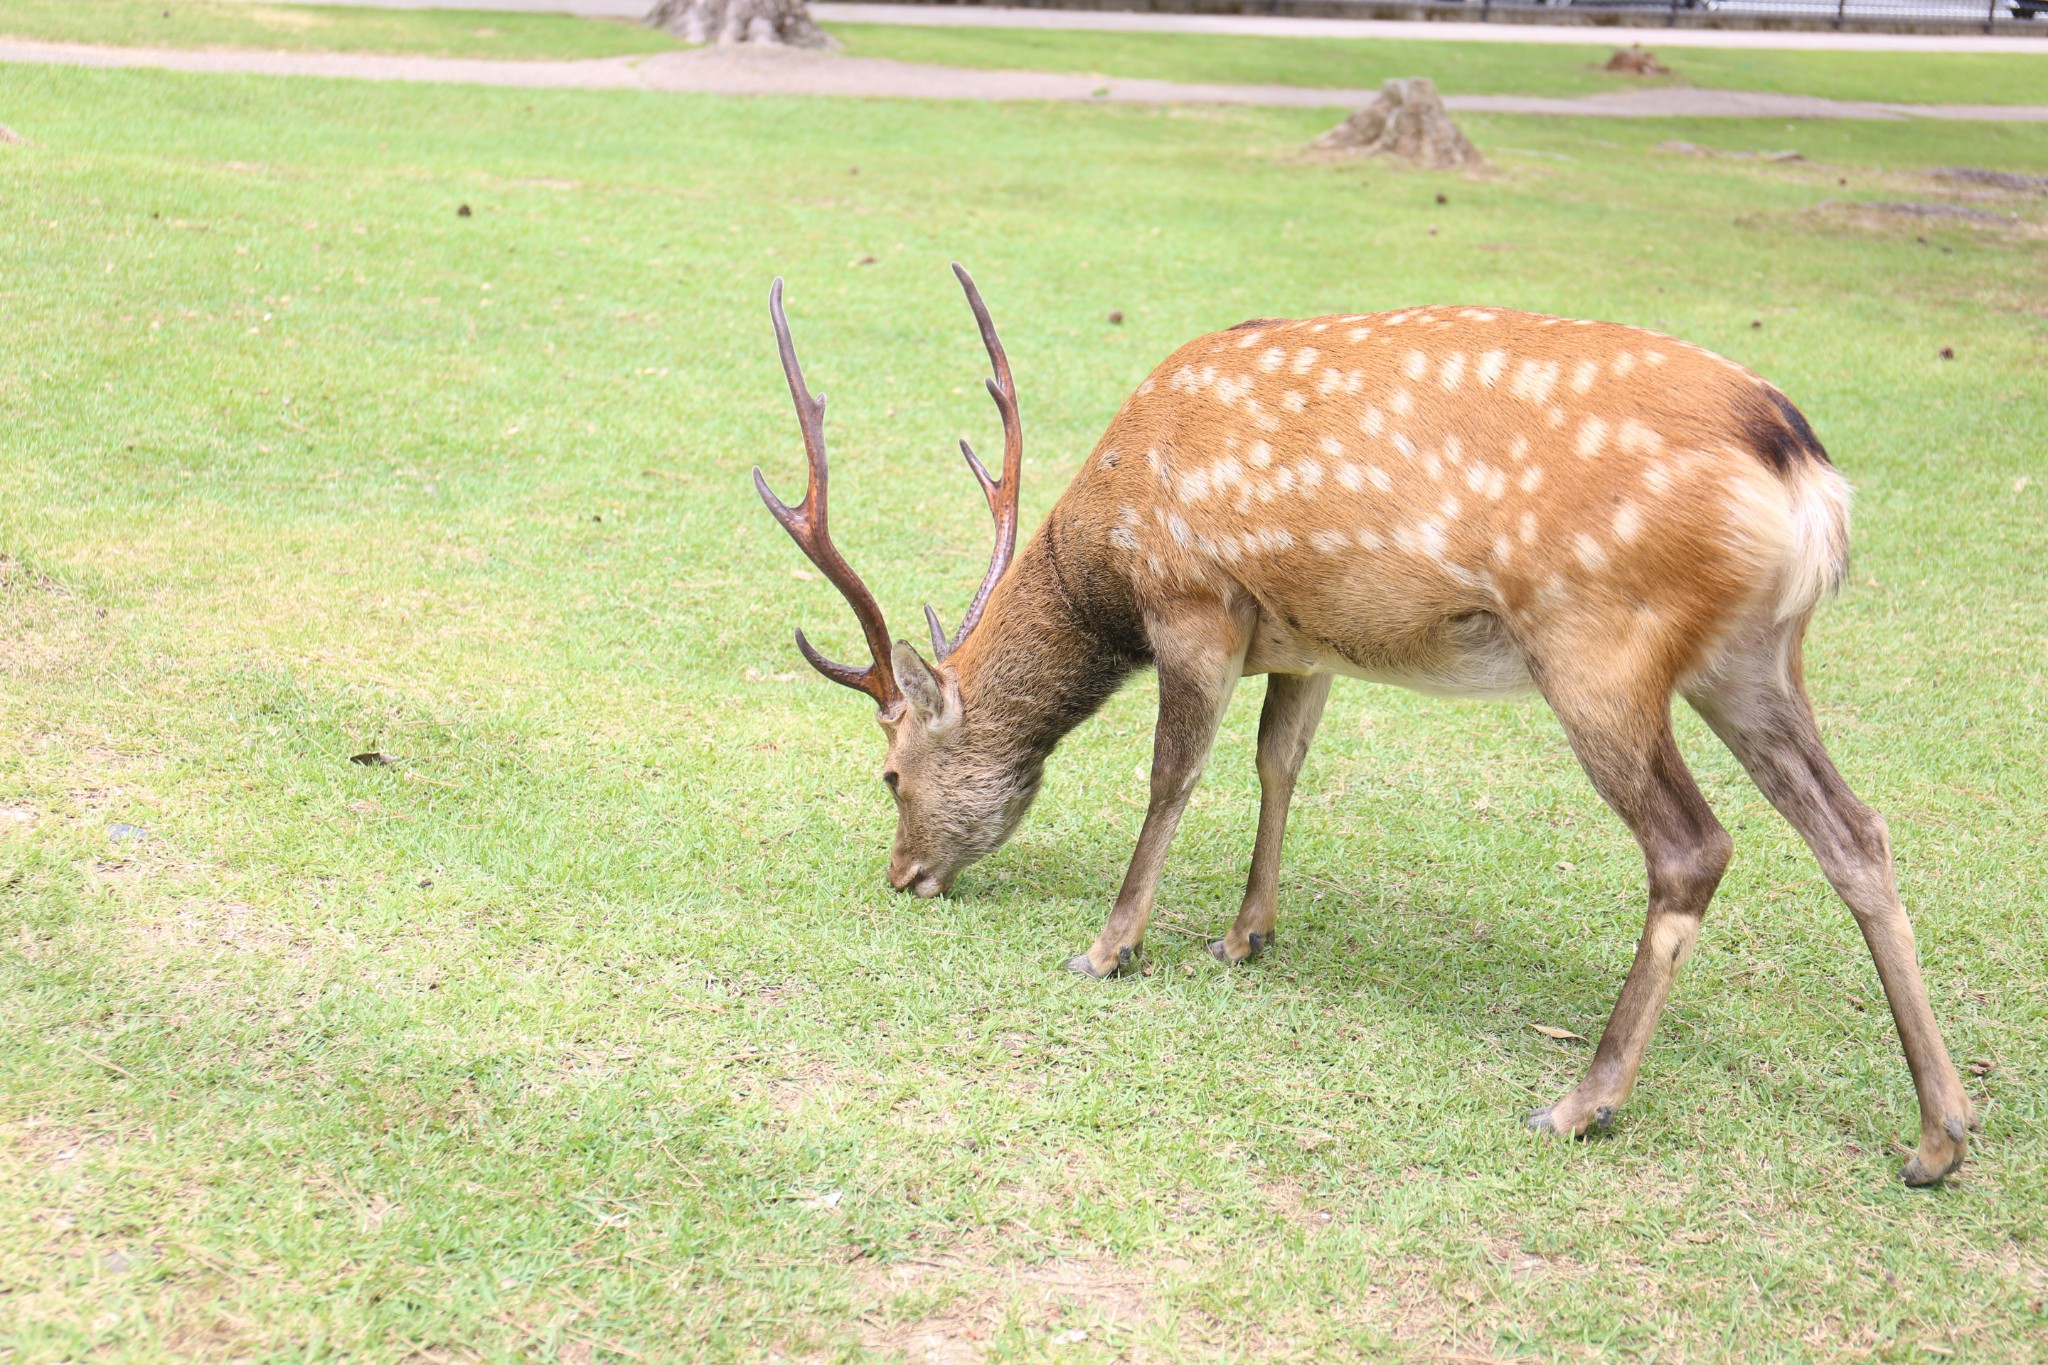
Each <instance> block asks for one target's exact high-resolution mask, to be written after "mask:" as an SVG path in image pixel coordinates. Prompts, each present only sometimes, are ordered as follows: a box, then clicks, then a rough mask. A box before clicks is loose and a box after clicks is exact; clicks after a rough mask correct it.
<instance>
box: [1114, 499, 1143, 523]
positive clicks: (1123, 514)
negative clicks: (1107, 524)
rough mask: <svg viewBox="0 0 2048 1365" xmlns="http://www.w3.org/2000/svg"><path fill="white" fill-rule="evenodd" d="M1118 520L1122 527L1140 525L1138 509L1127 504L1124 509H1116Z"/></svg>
mask: <svg viewBox="0 0 2048 1365" xmlns="http://www.w3.org/2000/svg"><path fill="white" fill-rule="evenodd" d="M1116 519H1117V521H1118V522H1119V523H1121V524H1122V525H1125V526H1136V525H1137V524H1138V509H1137V508H1135V507H1133V506H1131V505H1130V504H1129V503H1125V504H1124V505H1123V506H1122V507H1119V508H1117V509H1116Z"/></svg>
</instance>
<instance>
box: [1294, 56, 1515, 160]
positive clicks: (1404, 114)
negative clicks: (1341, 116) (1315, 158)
mask: <svg viewBox="0 0 2048 1365" xmlns="http://www.w3.org/2000/svg"><path fill="white" fill-rule="evenodd" d="M1309 145H1310V146H1311V147H1315V148H1318V149H1321V150H1324V151H1335V152H1357V153H1362V154H1364V155H1367V156H1391V157H1397V158H1399V159H1400V160H1402V161H1410V162H1413V163H1415V164H1416V165H1418V166H1427V167H1429V168H1430V169H1431V170H1437V171H1448V170H1456V169H1458V168H1459V167H1462V166H1484V165H1485V164H1486V158H1485V157H1483V156H1481V155H1480V154H1479V149H1478V148H1476V147H1474V146H1473V145H1472V144H1471V143H1470V142H1468V141H1467V140H1466V138H1465V135H1464V134H1463V133H1462V132H1460V131H1458V125H1457V124H1455V123H1453V122H1451V116H1450V115H1449V114H1447V113H1445V112H1444V101H1443V97H1442V96H1441V95H1439V94H1437V93H1436V82H1435V81H1432V80H1430V79H1429V77H1427V76H1407V77H1398V78H1396V79H1394V80H1390V81H1388V82H1387V83H1386V84H1385V85H1383V86H1381V87H1380V97H1379V98H1378V99H1376V100H1374V101H1373V102H1372V103H1371V104H1368V105H1367V106H1366V107H1365V108H1363V109H1361V110H1359V111H1358V112H1357V113H1355V114H1353V115H1352V116H1351V117H1350V118H1348V119H1345V120H1344V121H1343V122H1342V123H1340V124H1338V125H1337V126H1336V127H1335V128H1332V129H1331V130H1330V131H1329V132H1327V133H1324V134H1323V135H1322V136H1321V137H1319V138H1317V139H1316V140H1315V141H1314V142H1312V143H1310V144H1309Z"/></svg>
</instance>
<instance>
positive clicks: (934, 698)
mask: <svg viewBox="0 0 2048 1365" xmlns="http://www.w3.org/2000/svg"><path fill="white" fill-rule="evenodd" d="M953 273H954V274H955V275H957V276H958V277H959V279H960V286H961V288H962V289H964V290H966V291H967V302H968V305H969V306H970V307H971V308H973V310H974V320H975V322H976V323H977V324H979V326H980V328H981V339H982V344H983V345H984V346H986V347H987V348H988V356H989V363H990V365H991V366H992V367H993V368H994V370H995V375H994V377H993V378H991V379H989V380H987V381H986V382H987V384H988V391H989V394H990V396H991V397H993V398H994V399H995V403H996V411H997V412H998V413H999V414H1001V416H1002V421H1003V473H1002V477H1001V478H994V477H992V476H991V475H990V474H989V472H988V470H987V469H986V468H984V467H983V465H982V463H981V461H980V459H978V458H977V457H976V456H975V454H974V451H973V449H972V448H971V447H970V446H969V445H968V444H967V442H966V441H964V440H963V441H961V442H960V453H961V454H962V455H963V456H965V457H966V459H967V467H968V468H969V469H971V470H972V471H973V472H974V477H975V479H976V480H977V481H978V482H979V483H980V484H981V491H982V494H983V496H984V497H986V498H987V499H988V506H989V512H990V514H991V515H992V516H993V517H994V518H995V550H994V553H993V554H992V555H991V556H990V558H989V566H988V573H987V574H985V575H984V576H983V578H982V580H981V588H980V590H979V591H978V592H976V593H975V595H974V603H973V605H971V606H970V607H968V609H967V614H966V616H964V617H963V618H961V621H960V629H959V630H958V631H956V632H955V633H954V634H953V635H951V636H948V635H947V634H946V632H945V630H944V629H943V628H942V627H941V626H940V625H939V617H938V613H937V612H935V611H933V610H932V609H931V608H930V607H926V608H925V609H924V614H925V621H926V623H927V624H928V625H929V626H930V628H931V639H932V655H933V658H932V660H931V661H930V662H927V661H926V660H925V658H924V657H923V656H922V655H920V654H919V653H918V652H917V650H916V649H915V648H914V647H913V646H911V645H910V644H909V643H908V642H906V641H903V640H896V641H894V642H893V643H892V642H891V640H890V637H889V627H888V624H887V622H886V621H885V620H884V619H883V617H882V610H881V608H880V607H879V606H878V605H876V603H875V598H874V595H873V594H872V593H870V592H869V591H868V588H867V585H866V584H865V583H863V582H861V580H860V576H859V575H858V574H856V573H855V572H854V571H853V569H852V567H851V566H850V565H848V564H847V562H846V560H845V559H844V558H843V557H842V556H841V555H840V553H839V550H838V547H837V546H835V545H834V544H833V543H832V537H831V535H830V533H829V532H828V531H827V529H826V524H825V518H826V478H827V473H828V470H827V464H826V458H825V397H824V395H823V394H819V395H817V396H816V397H813V396H812V394H811V391H810V388H809V386H807V385H806V384H805V383H804V374H803V368H802V367H801V366H800V365H799V364H798V363H797V358H796V346H795V344H794V343H793V342H792V341H791V340H790V335H789V320H788V318H786V317H785V316H784V315H783V311H782V281H781V280H779V279H778V280H776V281H775V284H774V286H773V288H771V289H770V290H769V294H768V311H769V315H770V316H771V317H772V318H773V319H774V322H775V340H776V344H777V346H778V347H779V348H780V350H781V352H782V371H783V374H784V375H785V376H786V377H787V378H788V380H789V394H790V398H791V399H792V400H793V401H794V402H795V404H796V411H797V423H798V425H799V426H800V427H801V429H802V431H803V439H804V452H805V455H806V456H807V458H808V460H809V465H810V477H809V482H808V484H807V485H806V487H805V489H804V497H803V501H802V502H800V503H798V504H797V505H796V506H794V507H791V506H790V505H789V504H787V503H785V502H783V501H782V500H781V499H780V498H777V497H776V496H775V494H774V493H772V492H770V491H769V488H768V483H767V480H766V479H764V478H763V477H762V475H761V470H760V468H759V467H758V466H756V467H755V469H754V489H755V491H756V492H758V493H759V494H760V495H761V500H762V501H763V502H765V503H766V504H767V505H768V510H769V512H770V513H772V514H773V515H774V517H775V519H776V520H777V521H778V522H780V523H782V528H783V529H784V530H785V531H787V532H789V535H790V539H792V540H794V541H795V542H796V543H797V548H799V549H801V550H802V551H803V552H804V554H805V555H806V556H808V557H809V559H810V561H811V563H813V564H815V565H817V566H818V569H819V571H820V572H821V573H823V574H824V575H825V577H826V579H827V580H828V581H830V582H831V584H832V585H833V586H834V587H836V588H838V589H839V591H840V594H841V595H842V596H844V597H845V598H846V601H847V604H848V605H849V606H851V607H852V608H853V614H854V616H855V618H856V619H858V620H859V622H860V627H861V632H862V634H864V635H865V636H866V637H867V644H868V653H869V656H870V662H869V663H868V664H867V665H866V666H865V667H857V666H855V665H852V664H842V663H837V662H835V661H833V660H831V659H828V658H826V657H825V656H824V655H822V654H820V653H818V651H817V650H816V649H814V648H813V647H812V645H811V642H810V641H809V640H807V639H805V638H804V633H803V632H802V631H801V630H799V631H798V632H797V633H796V647H797V649H798V650H800V651H801V652H802V654H803V656H804V658H805V659H807V660H809V661H810V664H811V667H813V668H815V669H817V670H818V671H819V672H820V673H822V674H824V675H825V676H826V677H828V678H830V679H831V680H832V681H833V682H836V683H839V684H840V685H842V686H844V687H851V688H853V689H854V690H855V691H858V692H864V693H866V694H867V695H868V696H869V697H871V698H873V700H874V703H875V707H876V717H875V718H876V719H877V720H878V721H880V722H881V726H882V730H883V732H884V733H885V734H886V735H887V736H888V742H889V748H888V753H887V755H886V756H885V757H884V759H883V762H882V781H883V783H884V784H886V785H887V787H888V789H889V794H890V795H891V796H892V797H893V798H894V799H895V802H896V839H895V843H894V844H893V845H892V846H891V848H890V850H889V884H890V885H892V886H894V887H895V888H896V889H897V890H899V891H908V892H911V893H912V894H914V895H918V896H937V895H941V894H943V893H944V892H945V891H946V890H947V889H948V888H950V887H951V886H952V884H953V879H954V877H956V876H958V875H959V873H960V870H961V869H962V868H964V867H966V866H967V865H968V864H969V863H972V862H974V861H976V860H977V859H980V858H985V857H987V856H988V855H989V854H990V853H993V852H994V851H995V850H996V849H997V847H999V846H1000V845H1001V844H1002V842H1003V840H1005V839H1007V838H1008V837H1009V836H1010V832H1011V831H1012V830H1014V829H1015V828H1016V827H1017V822H1018V821H1020V820H1022V819H1023V818H1024V812H1025V811H1026V810H1027V809H1028V808H1029V807H1030V805H1031V799H1032V797H1034V796H1035V795H1037V793H1038V781H1039V773H1040V769H1039V765H1038V763H1037V762H1036V761H1019V759H1018V758H1017V757H1016V750H1015V747H1014V746H1013V745H1011V744H1008V743H1005V742H1004V737H1003V736H1001V735H1000V734H996V733H992V732H991V728H990V727H991V726H992V725H993V724H996V723H997V722H996V721H995V720H994V718H991V717H976V716H975V715H972V714H970V707H969V704H968V701H967V699H966V697H965V695H964V693H963V690H962V687H961V680H960V675H959V671H958V669H957V668H956V667H955V666H954V664H953V663H952V662H951V660H952V656H953V655H954V653H955V652H956V651H957V650H958V649H959V648H960V646H961V645H962V644H963V643H965V642H966V640H967V637H968V635H969V634H970V633H971V632H972V631H973V630H974V627H975V626H976V625H977V624H978V623H979V622H980V620H981V615H982V611H983V609H984V608H986V607H987V605H988V599H989V594H990V593H992V592H993V591H994V590H995V586H996V583H997V581H998V580H1000V579H1001V578H1002V576H1003V572H1004V571H1005V570H1006V569H1008V568H1009V566H1010V560H1011V558H1012V556H1013V555H1014V554H1015V552H1016V548H1017V473H1018V468H1019V466H1020V465H1021V464H1022V462H1023V458H1024V437H1023V429H1022V427H1021V426H1020V425H1019V423H1018V419H1017V390H1016V386H1015V385H1014V384H1013V383H1012V382H1011V379H1010V362H1009V360H1008V358H1007V357H1006V356H1004V354H1003V347H1002V343H1001V342H1000V341H999V340H997V338H996V329H995V324H994V323H993V322H991V321H990V320H989V315H988V308H987V307H986V306H985V305H984V304H983V303H982V301H981V294H980V292H979V291H978V290H976V289H975V287H974V281H973V280H972V279H970V278H969V277H968V274H967V272H966V271H965V270H962V269H961V268H960V267H959V266H957V265H956V266H954V267H953ZM977 721H979V722H980V723H979V724H978V723H977Z"/></svg>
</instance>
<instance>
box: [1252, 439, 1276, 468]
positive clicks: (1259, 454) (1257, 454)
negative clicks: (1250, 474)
mask: <svg viewBox="0 0 2048 1365" xmlns="http://www.w3.org/2000/svg"><path fill="white" fill-rule="evenodd" d="M1245 459H1246V460H1248V461H1250V463H1251V467H1252V468H1253V469H1264V468H1265V467H1266V466H1267V465H1270V464H1271V463H1273V447H1271V446H1269V445H1267V444H1266V443H1265V442H1264V441H1253V442H1252V446H1251V449H1250V450H1248V451H1246V452H1245Z"/></svg>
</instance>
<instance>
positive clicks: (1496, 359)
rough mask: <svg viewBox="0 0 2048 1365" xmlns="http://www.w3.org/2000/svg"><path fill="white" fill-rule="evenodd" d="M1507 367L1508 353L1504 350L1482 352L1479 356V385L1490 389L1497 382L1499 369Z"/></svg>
mask: <svg viewBox="0 0 2048 1365" xmlns="http://www.w3.org/2000/svg"><path fill="white" fill-rule="evenodd" d="M1507 367H1508V353H1507V352H1506V351H1486V352H1483V353H1482V354H1481V355H1480V357H1479V385H1480V387H1481V388H1487V389H1490V388H1492V387H1493V386H1494V385H1495V384H1497V383H1499V382H1500V374H1501V371H1502V370H1505V369H1506V368H1507Z"/></svg>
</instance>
